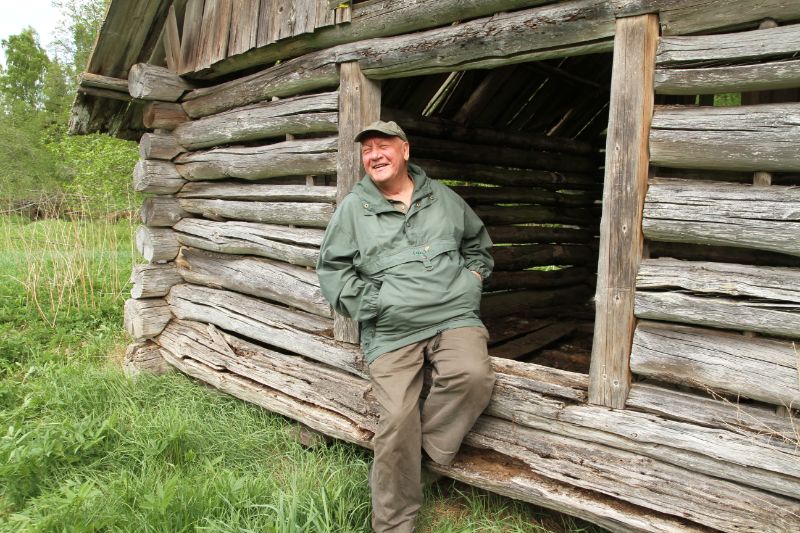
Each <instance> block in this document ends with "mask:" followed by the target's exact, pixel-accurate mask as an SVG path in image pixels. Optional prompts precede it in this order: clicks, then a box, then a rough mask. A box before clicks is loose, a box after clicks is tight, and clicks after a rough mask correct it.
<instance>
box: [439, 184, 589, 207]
mask: <svg viewBox="0 0 800 533" xmlns="http://www.w3.org/2000/svg"><path fill="white" fill-rule="evenodd" d="M450 188H451V189H452V190H453V191H455V192H456V193H457V194H458V195H459V196H460V197H461V198H463V199H464V200H466V201H467V203H468V204H470V205H486V204H504V203H506V204H507V203H514V204H541V205H563V206H583V207H586V206H591V205H593V204H594V203H595V200H599V199H600V195H599V194H598V193H595V192H576V193H568V194H563V193H560V192H551V191H548V190H546V189H536V188H529V187H469V186H453V187H450Z"/></svg>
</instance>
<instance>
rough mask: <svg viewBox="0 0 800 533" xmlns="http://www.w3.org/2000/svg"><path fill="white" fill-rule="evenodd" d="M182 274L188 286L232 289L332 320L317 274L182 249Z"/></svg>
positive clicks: (274, 263) (252, 259)
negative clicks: (191, 284) (189, 284)
mask: <svg viewBox="0 0 800 533" xmlns="http://www.w3.org/2000/svg"><path fill="white" fill-rule="evenodd" d="M175 262H176V263H177V265H178V273H180V275H181V276H182V277H183V279H184V280H186V282H187V283H194V284H196V285H205V286H207V287H214V288H223V289H229V290H233V291H236V292H240V293H243V294H249V295H251V296H258V297H260V298H265V299H267V300H271V301H274V302H278V303H280V304H283V305H287V306H289V307H295V308H297V309H302V310H303V311H308V312H309V313H313V314H315V315H319V316H323V317H326V318H332V317H333V315H332V314H331V307H330V305H329V304H328V302H327V301H326V300H325V298H324V297H323V296H322V292H320V289H319V279H318V278H317V275H316V273H314V272H313V271H309V270H306V269H305V268H304V267H300V266H294V265H288V264H286V263H283V262H281V261H272V260H269V259H262V258H257V257H246V256H236V255H230V254H218V253H213V252H206V251H202V250H193V249H191V248H183V249H181V253H180V255H178V259H177V260H176V261H175Z"/></svg>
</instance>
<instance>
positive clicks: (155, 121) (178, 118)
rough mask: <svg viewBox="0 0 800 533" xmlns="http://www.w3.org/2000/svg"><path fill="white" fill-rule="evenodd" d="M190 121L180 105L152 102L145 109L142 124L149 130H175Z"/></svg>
mask: <svg viewBox="0 0 800 533" xmlns="http://www.w3.org/2000/svg"><path fill="white" fill-rule="evenodd" d="M187 120H189V117H188V116H187V115H186V112H185V111H184V110H183V107H181V105H180V104H174V103H170V102H150V103H149V104H147V106H146V107H145V108H144V116H143V117H142V122H143V123H144V127H145V128H148V129H163V130H174V129H175V128H176V127H178V125H179V124H183V123H184V122H186V121H187Z"/></svg>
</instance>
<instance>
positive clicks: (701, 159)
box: [650, 103, 800, 172]
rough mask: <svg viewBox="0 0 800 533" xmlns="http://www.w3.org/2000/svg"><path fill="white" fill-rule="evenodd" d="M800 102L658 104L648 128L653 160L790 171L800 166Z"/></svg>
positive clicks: (690, 165)
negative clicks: (736, 104)
mask: <svg viewBox="0 0 800 533" xmlns="http://www.w3.org/2000/svg"><path fill="white" fill-rule="evenodd" d="M799 117H800V104H798V103H788V104H764V105H756V106H738V107H708V106H701V107H695V106H682V107H679V106H675V107H669V106H658V107H656V111H655V113H654V115H653V122H652V129H651V130H650V159H651V162H652V163H653V164H654V165H663V166H667V167H678V168H708V169H719V170H749V171H753V172H755V171H767V172H787V171H788V172H792V171H798V170H800V154H799V153H798V151H797V150H796V147H797V144H798V143H800V126H798V123H800V118H799Z"/></svg>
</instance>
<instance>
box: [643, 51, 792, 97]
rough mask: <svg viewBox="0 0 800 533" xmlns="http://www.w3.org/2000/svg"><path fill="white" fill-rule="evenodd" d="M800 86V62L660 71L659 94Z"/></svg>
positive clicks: (704, 92) (712, 92)
mask: <svg viewBox="0 0 800 533" xmlns="http://www.w3.org/2000/svg"><path fill="white" fill-rule="evenodd" d="M797 86H800V61H797V60H795V61H773V62H770V63H759V64H755V65H737V66H726V67H714V68H710V67H707V68H691V69H656V77H655V89H656V93H658V94H689V95H693V94H719V93H727V92H742V91H767V90H775V89H788V88H793V87H797Z"/></svg>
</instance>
